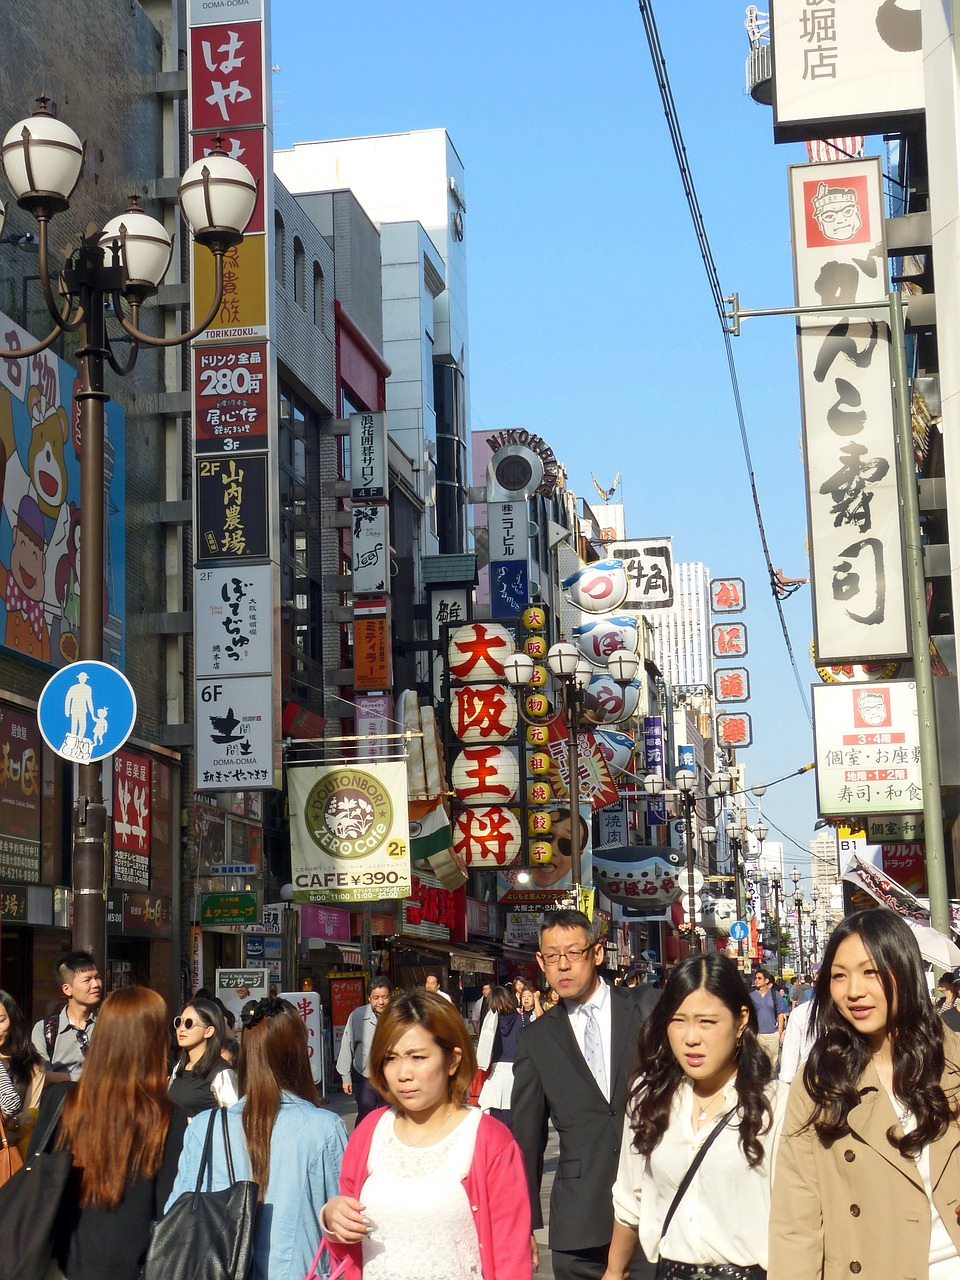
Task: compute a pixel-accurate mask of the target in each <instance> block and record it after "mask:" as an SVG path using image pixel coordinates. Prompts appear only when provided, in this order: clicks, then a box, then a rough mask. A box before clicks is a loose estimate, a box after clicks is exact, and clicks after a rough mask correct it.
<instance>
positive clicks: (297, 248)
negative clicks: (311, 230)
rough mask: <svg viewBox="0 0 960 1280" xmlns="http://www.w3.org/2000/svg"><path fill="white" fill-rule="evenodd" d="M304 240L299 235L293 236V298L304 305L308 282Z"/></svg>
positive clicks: (298, 303) (299, 304) (300, 304)
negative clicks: (305, 272)
mask: <svg viewBox="0 0 960 1280" xmlns="http://www.w3.org/2000/svg"><path fill="white" fill-rule="evenodd" d="M304 262H305V258H304V253H303V241H302V240H301V239H300V237H299V236H294V237H293V300H294V302H295V303H296V304H297V305H298V306H300V307H302V306H303V305H304V289H305V285H306V282H305V280H304V278H303V272H304Z"/></svg>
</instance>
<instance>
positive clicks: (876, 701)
mask: <svg viewBox="0 0 960 1280" xmlns="http://www.w3.org/2000/svg"><path fill="white" fill-rule="evenodd" d="M854 722H855V723H856V724H857V725H858V726H859V725H865V726H867V727H868V728H871V729H876V728H879V726H880V725H889V724H890V706H889V702H888V695H887V694H886V691H885V690H882V689H862V690H860V691H859V692H858V693H857V695H856V704H855V707H854Z"/></svg>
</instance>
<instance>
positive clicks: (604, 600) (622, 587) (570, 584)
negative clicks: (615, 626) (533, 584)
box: [561, 560, 629, 613]
mask: <svg viewBox="0 0 960 1280" xmlns="http://www.w3.org/2000/svg"><path fill="white" fill-rule="evenodd" d="M561 586H562V587H563V590H564V594H565V595H566V597H567V599H568V600H569V601H570V603H571V604H575V605H576V606H577V607H578V608H580V609H582V610H583V612H584V613H610V612H611V611H612V610H613V609H619V608H620V606H621V605H622V604H623V602H624V600H626V598H627V588H628V586H629V583H628V581H627V570H626V566H625V565H624V563H623V561H622V560H597V561H595V562H594V563H593V564H585V565H584V566H583V568H582V569H578V570H577V572H576V573H572V574H571V575H570V577H569V578H564V580H563V582H562V583H561Z"/></svg>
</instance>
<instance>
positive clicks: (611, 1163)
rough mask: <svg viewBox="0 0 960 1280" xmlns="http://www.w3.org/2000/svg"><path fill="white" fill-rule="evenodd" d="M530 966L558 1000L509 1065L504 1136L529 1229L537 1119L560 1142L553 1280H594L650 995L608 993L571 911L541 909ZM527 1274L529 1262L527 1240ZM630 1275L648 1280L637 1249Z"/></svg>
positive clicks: (602, 1261) (578, 916) (595, 953)
mask: <svg viewBox="0 0 960 1280" xmlns="http://www.w3.org/2000/svg"><path fill="white" fill-rule="evenodd" d="M537 963H538V964H539V965H540V968H541V969H542V970H543V973H544V974H545V976H546V979H547V982H548V983H549V984H550V987H551V988H552V989H553V990H554V991H555V992H556V993H557V995H559V996H560V1003H559V1005H558V1006H557V1012H556V1014H555V1015H554V1016H553V1017H550V1018H538V1019H537V1020H536V1022H534V1023H532V1024H531V1025H530V1026H528V1027H525V1028H524V1030H523V1035H521V1036H520V1037H519V1040H518V1042H517V1057H516V1061H515V1062H514V1066H513V1098H512V1103H511V1114H512V1118H513V1136H514V1138H516V1140H517V1143H518V1144H519V1146H520V1150H521V1151H522V1153H523V1160H524V1165H525V1166H526V1171H527V1184H528V1187H529V1191H530V1209H531V1213H532V1215H533V1226H534V1228H535V1229H536V1228H538V1227H542V1226H543V1217H542V1214H541V1209H540V1181H541V1177H542V1174H543V1154H544V1150H545V1148H546V1143H547V1121H548V1120H550V1121H552V1122H553V1127H554V1129H555V1130H556V1132H557V1136H558V1138H559V1140H560V1159H559V1161H558V1164H557V1172H556V1176H555V1178H554V1182H553V1193H552V1195H551V1197H550V1233H549V1239H550V1249H551V1252H552V1255H553V1274H554V1276H555V1277H556V1280H599V1277H601V1276H602V1275H603V1273H604V1271H605V1270H606V1266H607V1249H608V1247H609V1244H610V1238H611V1236H612V1234H613V1199H612V1195H611V1189H612V1187H613V1184H614V1182H615V1180H616V1174H617V1161H618V1159H619V1155H620V1142H621V1138H622V1135H623V1116H624V1108H625V1104H626V1097H627V1090H628V1086H629V1083H630V1076H631V1073H632V1071H633V1068H634V1065H635V1056H636V1048H637V1035H638V1033H639V1031H640V1027H641V1025H642V1023H643V1021H644V1019H645V1018H646V1017H647V1015H648V1014H649V1013H650V1010H651V1009H652V1007H653V1005H654V1004H655V1003H656V1001H657V999H658V998H659V995H658V993H657V992H656V991H654V990H653V988H644V989H642V990H639V989H638V991H639V995H638V991H630V990H626V989H624V988H621V987H611V986H610V985H608V984H607V983H606V982H604V981H603V979H602V978H601V977H600V974H599V966H600V965H601V964H602V963H603V943H601V942H600V941H599V940H598V934H597V930H596V928H595V926H594V925H593V923H592V922H591V921H590V920H589V919H588V917H587V916H585V915H584V914H583V913H582V912H580V911H550V912H547V913H546V914H545V915H544V917H543V923H542V924H541V926H540V950H539V951H538V952H537ZM533 1251H534V1266H535V1267H536V1266H537V1265H538V1264H539V1257H538V1255H537V1248H536V1242H535V1241H534V1242H533ZM631 1275H634V1276H638V1277H647V1276H649V1277H652V1276H653V1268H652V1267H650V1265H649V1264H648V1263H647V1262H646V1260H645V1259H644V1258H643V1257H642V1251H641V1250H638V1251H637V1255H636V1258H635V1261H634V1264H633V1270H632V1272H631Z"/></svg>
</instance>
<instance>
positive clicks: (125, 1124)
mask: <svg viewBox="0 0 960 1280" xmlns="http://www.w3.org/2000/svg"><path fill="white" fill-rule="evenodd" d="M169 1018H170V1014H169V1011H168V1009H167V1005H166V1002H165V1001H164V999H163V997H162V996H160V995H158V994H157V993H156V992H155V991H150V990H149V989H148V988H147V987H122V988H121V989H120V990H119V991H113V992H111V993H110V995H108V996H107V998H106V999H105V1000H104V1002H103V1004H102V1006H101V1008H100V1012H99V1014H98V1016H97V1034H96V1035H95V1036H91V1038H90V1048H89V1051H88V1053H87V1056H86V1060H85V1062H84V1066H83V1074H82V1075H81V1077H80V1080H79V1082H78V1083H77V1084H72V1083H69V1082H66V1083H56V1084H52V1085H50V1086H49V1087H48V1088H47V1089H46V1090H45V1091H44V1095H43V1101H42V1102H41V1105H40V1116H39V1119H38V1120H37V1126H36V1129H35V1131H34V1141H36V1140H37V1134H44V1133H46V1132H47V1131H48V1130H49V1128H50V1126H52V1125H55V1124H56V1117H57V1113H58V1111H59V1110H60V1109H62V1115H61V1116H60V1120H59V1128H58V1130H57V1138H56V1146H57V1147H59V1148H61V1149H64V1150H67V1151H69V1152H70V1153H71V1155H72V1156H73V1171H72V1173H71V1175H70V1179H69V1181H68V1182H67V1186H66V1190H65V1191H64V1194H63V1199H62V1200H61V1202H60V1206H59V1209H58V1212H57V1218H56V1222H55V1226H54V1259H55V1262H56V1268H51V1270H50V1271H48V1272H47V1277H46V1280H58V1278H59V1277H62V1276H67V1277H69V1280H103V1278H104V1277H105V1276H109V1278H110V1280H139V1276H140V1272H141V1268H142V1267H143V1263H144V1259H145V1257H146V1253H147V1246H148V1245H149V1243H150V1231H151V1227H152V1226H153V1223H154V1222H155V1221H156V1220H157V1218H158V1217H159V1216H160V1210H161V1208H162V1206H163V1204H164V1201H165V1200H166V1198H167V1195H168V1194H169V1192H170V1188H171V1186H172V1185H173V1179H174V1176H175V1174H176V1170H177V1159H178V1157H179V1155H180V1146H181V1143H182V1141H183V1134H184V1130H185V1129H186V1125H187V1118H186V1116H185V1115H184V1114H183V1112H182V1111H181V1110H180V1109H179V1107H177V1106H175V1104H174V1103H173V1102H172V1101H171V1100H170V1095H169V1094H168V1093H167V1069H166V1068H167V1037H168V1028H169V1026H170V1022H169ZM28 1163H29V1161H28ZM57 1268H59V1269H57ZM0 1271H4V1268H3V1267H2V1266H0Z"/></svg>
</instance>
